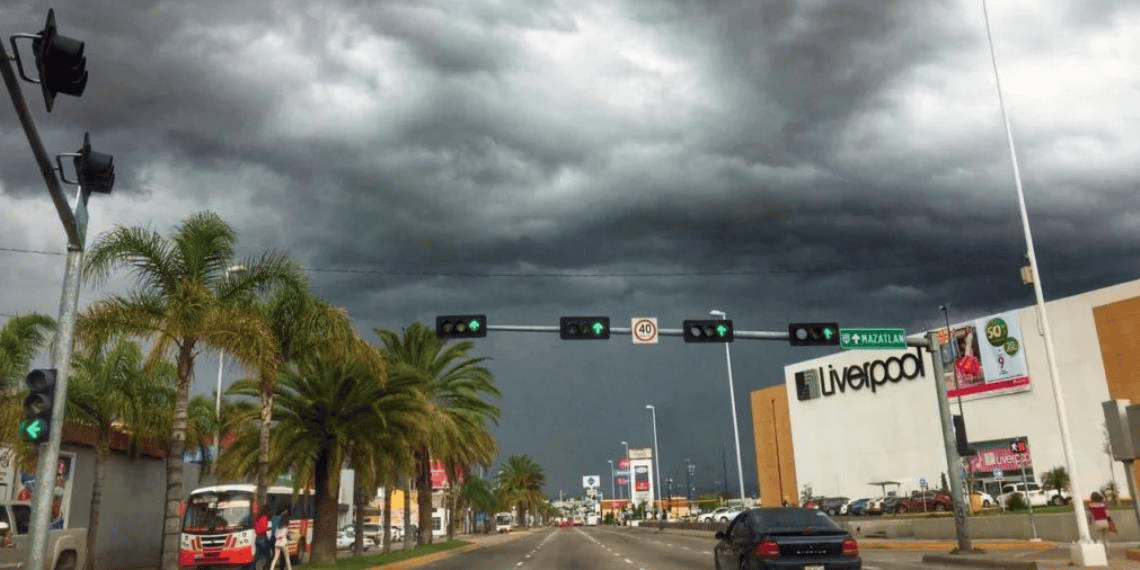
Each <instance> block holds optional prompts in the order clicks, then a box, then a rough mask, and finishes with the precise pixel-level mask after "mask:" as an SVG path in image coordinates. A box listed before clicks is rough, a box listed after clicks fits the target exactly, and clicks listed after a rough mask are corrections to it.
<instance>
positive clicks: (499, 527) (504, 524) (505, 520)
mask: <svg viewBox="0 0 1140 570" xmlns="http://www.w3.org/2000/svg"><path fill="white" fill-rule="evenodd" d="M513 518H514V517H512V516H511V513H499V514H497V515H495V532H511V521H512V520H513Z"/></svg>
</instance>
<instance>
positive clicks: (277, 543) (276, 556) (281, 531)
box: [269, 507, 293, 570]
mask: <svg viewBox="0 0 1140 570" xmlns="http://www.w3.org/2000/svg"><path fill="white" fill-rule="evenodd" d="M273 533H274V534H273V560H271V561H270V562H269V570H276V568H277V561H278V560H283V562H282V563H281V564H282V567H283V568H285V570H293V562H292V561H290V560H289V507H282V508H281V510H280V511H279V512H278V513H277V516H275V517H273Z"/></svg>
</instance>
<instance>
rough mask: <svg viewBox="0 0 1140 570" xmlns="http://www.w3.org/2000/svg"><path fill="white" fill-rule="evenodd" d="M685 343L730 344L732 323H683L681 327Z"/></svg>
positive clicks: (718, 320)
mask: <svg viewBox="0 0 1140 570" xmlns="http://www.w3.org/2000/svg"><path fill="white" fill-rule="evenodd" d="M681 328H682V330H683V331H684V334H685V342H732V338H733V337H732V321H731V320H729V319H716V320H711V321H685V322H684V324H683V325H682V327H681Z"/></svg>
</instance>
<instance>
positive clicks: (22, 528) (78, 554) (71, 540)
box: [0, 501, 87, 570]
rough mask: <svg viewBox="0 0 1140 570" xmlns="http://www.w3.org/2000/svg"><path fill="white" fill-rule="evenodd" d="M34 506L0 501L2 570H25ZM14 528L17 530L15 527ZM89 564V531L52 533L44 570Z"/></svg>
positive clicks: (73, 530)
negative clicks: (21, 569)
mask: <svg viewBox="0 0 1140 570" xmlns="http://www.w3.org/2000/svg"><path fill="white" fill-rule="evenodd" d="M31 520H32V505H30V504H29V503H23V502H16V501H0V568H2V569H8V568H13V569H14V568H22V567H23V566H24V562H25V561H26V560H27V559H28V542H29V541H30V540H31V537H30V536H28V527H29V525H30V523H31ZM13 527H14V528H13ZM86 561H87V529H85V528H72V529H65V530H49V531H48V536H47V551H46V553H45V555H44V567H43V570H75V569H76V568H82V567H83V565H84V564H85V563H86Z"/></svg>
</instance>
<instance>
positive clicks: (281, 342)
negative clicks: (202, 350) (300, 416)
mask: <svg viewBox="0 0 1140 570" xmlns="http://www.w3.org/2000/svg"><path fill="white" fill-rule="evenodd" d="M253 307H254V308H255V309H256V311H257V312H258V313H259V314H260V315H261V316H262V318H263V319H265V322H266V324H267V325H268V327H269V330H270V331H272V336H271V338H272V339H273V341H274V342H275V344H276V346H275V355H276V360H277V362H276V363H277V366H275V367H263V368H261V369H260V374H259V380H260V391H259V393H258V404H259V406H260V409H261V415H260V418H259V425H260V432H259V433H260V440H259V444H258V464H257V479H256V482H257V490H256V501H257V504H258V505H264V504H265V496H266V490H267V488H268V486H269V434H270V430H271V427H272V425H273V387H274V384H275V382H276V380H277V369H278V367H280V366H286V365H288V364H290V363H294V362H296V361H297V359H299V358H301V357H302V356H304V355H307V354H311V353H314V352H316V351H320V352H322V353H324V354H326V355H336V354H338V353H345V354H347V353H350V352H352V351H363V353H364V360H363V361H364V362H371V363H373V364H374V365H375V366H377V367H378V368H377V370H376V373H378V374H384V373H385V372H386V371H385V370H384V361H383V358H382V357H377V358H373V357H372V355H369V354H367V353H368V352H372V351H373V350H374V349H373V347H371V346H368V345H366V343H363V342H360V341H359V340H358V337H357V336H356V333H355V332H354V331H353V330H352V325H351V323H350V321H349V318H348V313H347V312H346V311H345V310H343V309H340V308H337V307H333V306H332V305H331V304H329V303H328V302H327V301H325V300H324V299H321V298H319V297H316V296H314V295H313V294H312V293H311V292H310V291H309V289H308V286H307V284H306V283H304V282H301V281H298V282H295V283H291V284H290V285H289V286H285V287H277V288H276V289H275V290H273V291H272V292H271V293H270V294H269V295H268V297H266V298H265V299H263V300H261V301H259V302H255V303H253ZM358 536H360V535H358ZM358 540H363V537H362V536H361V538H359V539H358Z"/></svg>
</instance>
